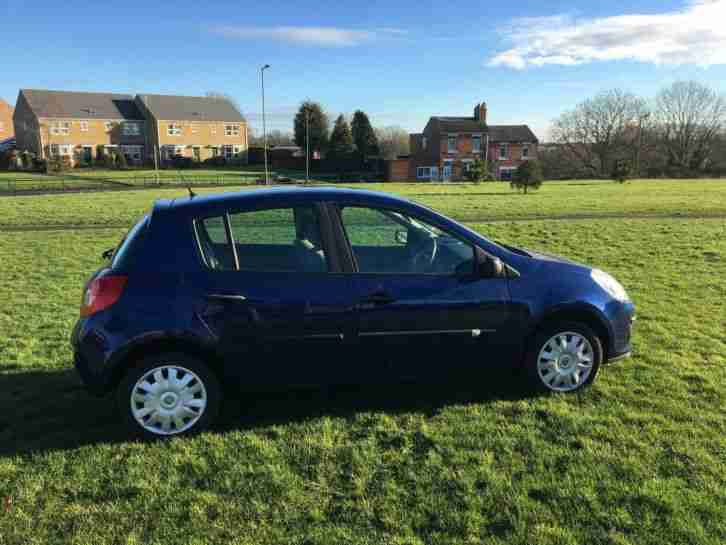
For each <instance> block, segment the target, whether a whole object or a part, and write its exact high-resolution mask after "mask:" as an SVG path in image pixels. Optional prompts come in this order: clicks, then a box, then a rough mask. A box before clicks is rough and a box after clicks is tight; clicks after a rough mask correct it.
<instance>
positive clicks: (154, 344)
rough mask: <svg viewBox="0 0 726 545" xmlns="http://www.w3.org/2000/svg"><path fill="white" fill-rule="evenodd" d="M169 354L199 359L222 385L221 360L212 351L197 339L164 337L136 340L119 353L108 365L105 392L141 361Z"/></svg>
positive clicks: (222, 368) (173, 336) (174, 336)
mask: <svg viewBox="0 0 726 545" xmlns="http://www.w3.org/2000/svg"><path fill="white" fill-rule="evenodd" d="M169 352H181V353H184V354H187V355H189V356H192V357H194V358H197V359H199V360H200V361H202V362H203V363H204V364H205V365H207V366H208V367H209V369H210V371H211V372H212V373H214V375H215V376H216V378H217V380H219V382H220V384H224V367H223V364H222V358H221V357H220V356H219V355H218V354H217V353H216V351H215V350H214V349H212V348H210V347H208V346H205V345H204V344H203V343H202V342H201V341H199V340H198V339H192V338H189V337H183V336H176V335H164V336H155V337H153V338H148V339H141V340H138V341H136V342H134V343H133V344H132V345H130V346H128V347H127V348H126V349H125V350H123V351H122V352H121V353H119V354H118V355H117V356H116V357H115V358H114V359H113V361H112V362H111V364H110V374H109V379H108V382H107V390H109V391H110V390H113V389H114V388H116V387H117V386H118V384H119V383H120V382H121V379H122V378H123V376H124V374H125V373H126V371H127V370H128V369H130V368H132V367H134V366H136V365H138V363H139V362H140V361H141V360H142V359H144V358H148V357H149V356H154V355H161V354H165V353H169Z"/></svg>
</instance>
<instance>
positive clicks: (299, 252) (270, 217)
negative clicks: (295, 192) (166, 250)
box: [195, 206, 328, 272]
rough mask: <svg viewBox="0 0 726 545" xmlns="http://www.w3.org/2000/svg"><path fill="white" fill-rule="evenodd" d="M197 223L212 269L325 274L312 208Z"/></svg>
mask: <svg viewBox="0 0 726 545" xmlns="http://www.w3.org/2000/svg"><path fill="white" fill-rule="evenodd" d="M228 217H229V227H230V232H231V234H232V240H231V241H230V240H229V239H228V238H227V231H226V226H225V222H226V217H225V216H217V217H212V218H205V219H203V220H197V221H196V222H195V224H196V228H197V236H198V238H199V246H200V249H201V251H202V255H203V257H204V261H205V263H206V264H207V266H208V267H209V268H210V269H212V270H235V268H236V264H235V259H236V262H237V263H238V264H239V270H241V271H269V272H274V271H284V272H325V271H327V270H328V259H327V255H326V252H325V248H324V245H323V241H322V235H321V230H320V222H319V219H318V214H317V211H316V210H315V208H314V207H313V206H299V207H293V208H273V209H267V210H252V211H248V212H236V213H232V214H229V216H228Z"/></svg>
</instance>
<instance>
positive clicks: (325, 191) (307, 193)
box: [156, 186, 414, 214]
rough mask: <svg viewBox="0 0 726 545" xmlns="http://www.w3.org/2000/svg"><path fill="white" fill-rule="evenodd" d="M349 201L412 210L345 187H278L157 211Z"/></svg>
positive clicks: (396, 200)
mask: <svg viewBox="0 0 726 545" xmlns="http://www.w3.org/2000/svg"><path fill="white" fill-rule="evenodd" d="M291 200H294V201H300V202H304V201H348V202H351V201H352V202H361V203H371V204H373V203H376V204H378V205H383V206H385V205H389V206H411V205H414V203H412V202H411V201H409V200H406V199H402V198H400V197H397V196H395V195H391V194H389V193H384V192H381V191H370V190H365V189H352V188H343V187H299V186H294V187H274V188H264V189H249V190H243V191H233V192H225V193H210V194H207V195H204V194H201V195H199V194H197V195H195V196H193V197H191V196H185V197H178V198H175V199H172V200H159V201H157V202H156V208H157V209H159V208H164V209H166V210H167V211H168V212H171V213H172V214H173V213H177V212H179V213H183V214H200V213H201V214H203V213H205V212H208V211H212V210H217V209H222V208H229V207H232V206H242V207H245V206H250V205H252V206H254V205H255V204H264V205H269V204H272V205H274V203H275V201H280V202H289V201H291Z"/></svg>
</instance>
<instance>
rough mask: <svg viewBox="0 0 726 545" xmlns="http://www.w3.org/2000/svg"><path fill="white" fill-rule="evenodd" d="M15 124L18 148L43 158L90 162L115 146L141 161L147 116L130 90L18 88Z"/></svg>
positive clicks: (130, 161) (129, 160) (128, 158)
mask: <svg viewBox="0 0 726 545" xmlns="http://www.w3.org/2000/svg"><path fill="white" fill-rule="evenodd" d="M13 124H14V126H15V137H16V140H17V147H18V149H19V150H22V151H30V152H32V153H34V154H35V155H36V156H37V157H39V158H41V159H42V158H48V157H61V158H67V159H68V161H69V162H70V163H71V164H74V165H75V164H84V163H85V164H88V163H90V162H91V161H93V160H94V159H97V158H99V156H100V155H108V154H110V153H111V151H112V150H113V151H116V152H122V153H123V154H124V155H125V156H126V159H127V160H128V162H129V163H130V164H141V163H142V162H143V158H144V150H145V145H146V137H145V134H146V131H145V121H144V117H143V115H142V114H141V112H140V111H139V109H138V108H137V107H136V103H135V102H134V97H133V96H131V95H123V94H113V93H81V92H75V91H47V90H38V89H21V90H20V93H19V94H18V100H17V104H16V107H15V114H14V115H13Z"/></svg>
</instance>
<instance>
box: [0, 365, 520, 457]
mask: <svg viewBox="0 0 726 545" xmlns="http://www.w3.org/2000/svg"><path fill="white" fill-rule="evenodd" d="M9 367H10V366H3V365H2V364H0V369H2V370H3V371H6V370H7V369H8V368H9ZM527 395H529V394H528V393H527V391H526V390H525V389H524V388H523V385H522V380H521V379H519V380H517V379H516V378H514V377H512V375H511V373H505V372H500V373H496V374H494V375H488V376H487V378H486V381H485V382H484V381H482V382H479V383H476V384H473V383H472V381H471V380H469V381H468V382H466V381H463V380H456V379H452V380H451V381H447V382H439V383H437V384H430V383H413V382H403V383H396V384H386V385H365V386H336V387H328V388H316V389H313V388H309V389H293V390H288V391H281V392H262V393H247V392H244V393H241V392H236V391H229V392H227V394H226V398H225V404H224V408H223V411H222V414H221V415H220V418H219V422H218V423H217V425H216V426H215V427H214V429H213V432H216V433H223V432H227V431H234V430H241V431H245V430H254V429H260V428H264V427H267V426H271V425H279V424H288V423H294V422H301V421H305V420H309V419H314V418H319V417H321V416H333V417H348V416H352V415H354V414H356V413H359V412H385V413H388V414H402V413H418V414H423V415H425V416H427V417H431V416H435V415H436V414H437V413H438V412H439V411H440V410H442V409H443V408H444V407H446V406H448V405H463V404H470V403H487V402H491V401H496V400H517V399H522V398H524V397H526V396H527ZM129 440H130V436H129V434H128V433H127V432H126V430H125V429H124V428H123V427H122V425H121V422H120V419H119V417H118V414H117V411H116V407H115V400H114V398H113V396H106V397H103V398H98V397H95V396H93V395H91V394H89V393H88V392H86V390H85V389H84V388H83V386H82V385H81V383H80V381H79V379H78V376H77V375H76V373H75V371H73V370H59V371H50V370H49V371H17V370H16V371H12V372H9V373H8V372H4V373H2V374H0V456H7V455H18V454H30V453H42V452H47V451H55V450H66V449H74V448H78V447H81V446H84V445H97V444H104V443H105V444H113V443H121V442H126V441H129Z"/></svg>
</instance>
